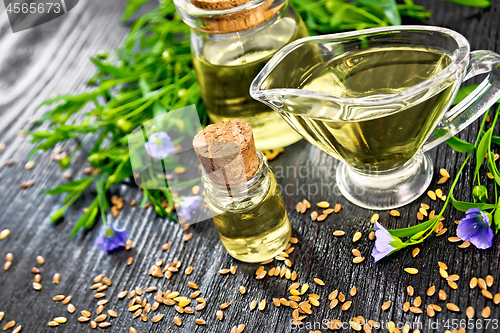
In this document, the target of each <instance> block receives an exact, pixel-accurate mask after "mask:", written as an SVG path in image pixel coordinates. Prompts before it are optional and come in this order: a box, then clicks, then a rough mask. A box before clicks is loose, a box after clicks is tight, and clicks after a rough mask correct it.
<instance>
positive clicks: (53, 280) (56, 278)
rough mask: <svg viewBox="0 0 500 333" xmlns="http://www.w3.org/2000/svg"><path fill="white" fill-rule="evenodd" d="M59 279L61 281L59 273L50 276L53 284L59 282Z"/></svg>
mask: <svg viewBox="0 0 500 333" xmlns="http://www.w3.org/2000/svg"><path fill="white" fill-rule="evenodd" d="M60 281H61V274H59V273H56V274H54V276H53V277H52V282H53V283H54V284H59V282H60Z"/></svg>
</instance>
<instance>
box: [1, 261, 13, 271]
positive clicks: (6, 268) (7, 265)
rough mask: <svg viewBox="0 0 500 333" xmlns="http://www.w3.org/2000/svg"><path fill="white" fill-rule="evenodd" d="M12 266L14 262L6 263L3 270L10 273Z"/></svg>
mask: <svg viewBox="0 0 500 333" xmlns="http://www.w3.org/2000/svg"><path fill="white" fill-rule="evenodd" d="M10 266H12V261H6V262H5V264H3V270H4V271H8V270H9V268H10Z"/></svg>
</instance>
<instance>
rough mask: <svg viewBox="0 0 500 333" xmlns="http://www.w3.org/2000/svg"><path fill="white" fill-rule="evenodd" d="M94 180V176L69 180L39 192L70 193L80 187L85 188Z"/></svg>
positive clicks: (52, 193)
mask: <svg viewBox="0 0 500 333" xmlns="http://www.w3.org/2000/svg"><path fill="white" fill-rule="evenodd" d="M93 180H94V177H86V178H82V179H78V180H73V181H70V182H69V183H66V184H62V185H59V186H56V187H54V188H52V189H50V190H42V191H41V192H42V193H44V194H50V195H54V194H62V193H70V192H77V191H79V190H81V189H82V188H86V187H88V186H89V185H90V183H92V181H93Z"/></svg>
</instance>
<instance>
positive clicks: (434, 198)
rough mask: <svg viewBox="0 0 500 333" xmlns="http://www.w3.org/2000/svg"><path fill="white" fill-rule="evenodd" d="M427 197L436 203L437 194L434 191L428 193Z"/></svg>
mask: <svg viewBox="0 0 500 333" xmlns="http://www.w3.org/2000/svg"><path fill="white" fill-rule="evenodd" d="M427 195H428V196H429V198H431V199H432V200H434V201H436V193H435V192H434V191H433V190H429V191H427Z"/></svg>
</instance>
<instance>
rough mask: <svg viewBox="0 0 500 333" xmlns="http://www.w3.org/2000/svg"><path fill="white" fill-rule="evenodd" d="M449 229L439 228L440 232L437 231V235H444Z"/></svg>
mask: <svg viewBox="0 0 500 333" xmlns="http://www.w3.org/2000/svg"><path fill="white" fill-rule="evenodd" d="M430 218H432V217H430ZM447 231H448V229H447V228H443V229H441V230H439V232H438V233H437V235H436V236H437V237H439V236H442V235H444V234H445V233H446V232H447Z"/></svg>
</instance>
